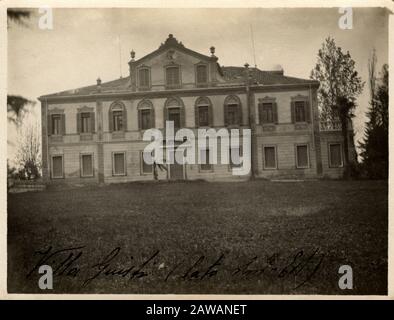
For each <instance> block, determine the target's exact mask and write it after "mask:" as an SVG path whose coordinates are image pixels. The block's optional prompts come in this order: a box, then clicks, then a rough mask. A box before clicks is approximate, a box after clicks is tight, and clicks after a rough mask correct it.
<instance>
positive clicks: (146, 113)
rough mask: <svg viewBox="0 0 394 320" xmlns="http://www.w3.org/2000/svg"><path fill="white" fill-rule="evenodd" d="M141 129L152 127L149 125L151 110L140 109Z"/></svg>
mask: <svg viewBox="0 0 394 320" xmlns="http://www.w3.org/2000/svg"><path fill="white" fill-rule="evenodd" d="M140 112H141V129H142V130H146V129H150V128H152V126H151V110H149V109H145V110H141V111H140Z"/></svg>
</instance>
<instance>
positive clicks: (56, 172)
mask: <svg viewBox="0 0 394 320" xmlns="http://www.w3.org/2000/svg"><path fill="white" fill-rule="evenodd" d="M63 167H64V166H63V156H62V155H59V156H52V178H63V177H64V173H63V171H64V168H63Z"/></svg>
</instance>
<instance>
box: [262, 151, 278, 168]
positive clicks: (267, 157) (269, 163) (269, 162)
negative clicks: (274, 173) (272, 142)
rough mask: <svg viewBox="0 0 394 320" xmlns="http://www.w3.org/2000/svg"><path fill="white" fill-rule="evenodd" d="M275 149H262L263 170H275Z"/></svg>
mask: <svg viewBox="0 0 394 320" xmlns="http://www.w3.org/2000/svg"><path fill="white" fill-rule="evenodd" d="M276 168H277V164H276V148H275V147H274V146H270V147H264V169H276Z"/></svg>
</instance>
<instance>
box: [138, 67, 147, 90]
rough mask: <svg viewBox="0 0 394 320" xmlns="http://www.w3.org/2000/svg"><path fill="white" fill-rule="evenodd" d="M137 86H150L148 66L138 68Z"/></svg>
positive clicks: (144, 87)
mask: <svg viewBox="0 0 394 320" xmlns="http://www.w3.org/2000/svg"><path fill="white" fill-rule="evenodd" d="M138 87H139V88H140V89H148V88H150V71H149V69H148V68H141V69H139V70H138Z"/></svg>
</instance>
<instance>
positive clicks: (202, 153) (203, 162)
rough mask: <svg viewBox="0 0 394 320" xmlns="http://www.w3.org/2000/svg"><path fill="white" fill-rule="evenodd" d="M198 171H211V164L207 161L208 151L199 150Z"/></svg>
mask: <svg viewBox="0 0 394 320" xmlns="http://www.w3.org/2000/svg"><path fill="white" fill-rule="evenodd" d="M200 159H201V164H200V170H201V171H211V170H212V169H213V166H212V164H211V163H210V159H209V149H205V150H204V149H203V150H200Z"/></svg>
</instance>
